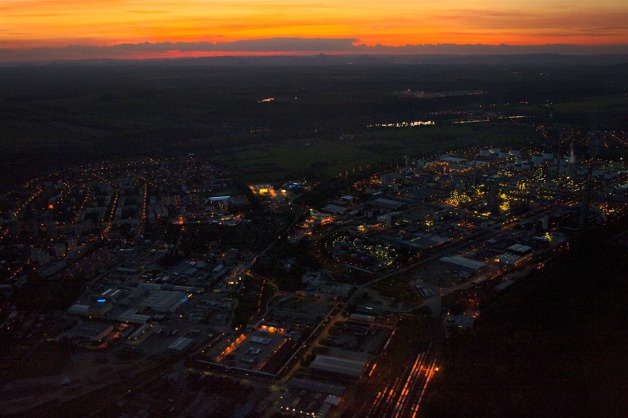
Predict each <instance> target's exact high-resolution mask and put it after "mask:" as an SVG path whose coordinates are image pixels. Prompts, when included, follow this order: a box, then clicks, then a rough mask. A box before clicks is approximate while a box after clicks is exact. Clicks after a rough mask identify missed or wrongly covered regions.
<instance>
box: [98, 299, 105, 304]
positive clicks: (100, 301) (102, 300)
mask: <svg viewBox="0 0 628 418" xmlns="http://www.w3.org/2000/svg"><path fill="white" fill-rule="evenodd" d="M96 302H98V303H105V302H107V299H98V300H97V301H96Z"/></svg>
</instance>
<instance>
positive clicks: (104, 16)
mask: <svg viewBox="0 0 628 418" xmlns="http://www.w3.org/2000/svg"><path fill="white" fill-rule="evenodd" d="M627 20H628V6H627V5H626V3H625V1H624V0H599V1H597V2H591V1H590V0H571V1H568V2H567V1H566V0H527V1H526V2H504V1H497V0H480V1H477V0H476V1H473V2H471V1H468V0H451V1H448V2H442V1H436V0H425V1H421V2H417V1H416V0H397V1H396V2H394V3H390V4H384V3H382V2H381V1H375V0H362V1H356V0H347V1H344V2H338V1H337V0H333V1H332V0H316V1H314V0H273V1H267V0H258V1H252V0H242V1H238V2H230V1H226V0H218V1H216V0H210V1H208V0H181V1H177V2H173V1H171V0H153V1H147V0H124V1H122V0H90V1H84V0H64V1H61V0H47V1H46V0H4V1H3V2H2V4H1V5H0V48H2V49H27V48H40V47H53V48H60V47H65V46H68V45H82V46H85V47H86V48H89V47H90V46H99V47H110V46H113V45H119V44H143V43H145V42H147V43H151V44H155V43H162V42H193V43H194V42H211V43H218V44H220V43H224V42H234V41H242V40H262V39H269V38H308V39H314V38H316V39H318V38H320V39H331V40H334V39H337V40H345V41H347V47H346V48H344V49H343V48H341V47H340V46H339V47H338V48H336V49H332V50H329V49H322V50H321V51H316V50H312V49H308V51H307V52H308V53H309V54H312V53H317V52H334V51H336V52H338V53H342V52H345V53H359V52H375V51H373V50H372V49H373V48H371V49H369V48H368V47H373V46H376V45H385V46H392V47H403V46H405V45H423V44H486V45H500V44H510V45H545V44H574V45H626V44H628V26H627V25H626V21H627ZM352 40H353V46H352V45H351V41H352ZM356 46H358V47H360V48H361V49H358V50H356V49H355V47H356ZM136 49H137V51H132V52H128V53H126V54H125V55H124V57H123V58H134V57H176V56H216V55H233V52H238V54H241V55H247V54H249V55H264V53H265V52H273V54H275V55H280V54H282V53H284V52H288V51H287V50H286V51H275V50H273V51H269V50H262V49H256V50H254V51H253V50H245V51H237V50H235V51H230V54H226V53H225V51H222V50H221V51H213V50H212V51H191V50H189V51H179V52H177V51H156V50H149V48H146V49H144V50H142V48H141V47H140V46H138V47H137V48H136ZM365 49H366V51H364V50H365ZM84 52H85V51H80V50H76V51H70V52H68V54H76V55H77V56H81V53H84ZM103 52H106V51H103ZM290 52H291V53H292V54H295V53H296V54H298V53H299V50H298V49H297V51H296V52H295V51H294V50H292V51H290ZM400 53H403V51H400ZM0 59H2V57H1V56H0Z"/></svg>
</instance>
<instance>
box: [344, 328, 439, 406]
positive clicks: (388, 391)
mask: <svg viewBox="0 0 628 418" xmlns="http://www.w3.org/2000/svg"><path fill="white" fill-rule="evenodd" d="M441 337H442V335H441V329H440V324H439V323H435V324H434V325H433V326H432V327H431V329H430V330H429V331H428V332H427V333H426V335H425V336H424V337H423V338H421V341H420V342H419V343H418V344H417V347H416V350H413V351H412V353H410V354H408V355H407V357H406V359H405V361H404V362H403V364H405V366H403V368H401V369H400V370H399V371H398V373H397V376H396V377H395V378H394V379H389V381H388V383H386V384H384V385H383V386H379V387H378V385H377V384H375V383H374V381H375V380H377V378H378V371H377V368H376V367H375V368H373V369H371V371H370V372H369V373H368V375H367V376H366V377H363V379H362V381H361V382H360V387H361V388H364V391H365V392H366V393H365V394H364V397H362V396H361V398H362V399H369V401H368V402H363V403H362V404H361V405H360V406H358V407H357V408H356V409H355V412H356V413H355V416H360V417H377V418H379V417H397V418H402V417H416V416H418V412H419V408H420V406H421V402H422V401H423V397H424V395H425V391H426V389H427V386H428V384H429V382H430V380H431V379H432V378H433V377H434V374H435V373H436V372H437V371H438V360H439V357H440V352H441V351H440V340H441ZM384 355H385V354H384Z"/></svg>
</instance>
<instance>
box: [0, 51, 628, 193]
mask: <svg viewBox="0 0 628 418" xmlns="http://www.w3.org/2000/svg"><path fill="white" fill-rule="evenodd" d="M626 73H627V70H626V68H625V67H624V66H608V67H583V68H574V67H564V68H563V67H550V68H543V67H539V66H537V67H533V66H531V67H525V66H521V67H520V68H512V67H508V66H501V65H498V64H494V65H472V64H469V65H393V64H360V65H343V64H335V65H319V66H317V65H309V66H286V65H283V66H251V65H244V64H243V65H233V66H229V67H225V66H215V65H211V64H210V63H208V62H205V61H194V60H191V61H190V60H188V61H182V62H160V61H154V62H153V61H147V62H139V63H120V62H111V63H106V62H101V63H98V62H91V63H90V62H84V63H68V64H50V65H42V66H18V67H4V68H0V168H2V172H3V174H5V177H4V178H3V181H2V182H1V183H0V189H7V188H9V187H11V186H13V185H15V184H17V183H19V182H21V181H24V180H26V179H28V178H30V177H33V176H36V175H39V174H41V173H45V172H48V171H50V170H55V169H58V168H62V167H65V166H68V165H74V164H80V163H85V162H92V161H102V160H111V159H120V158H139V157H143V156H152V157H164V156H177V155H186V154H188V153H190V152H194V153H197V154H198V155H200V156H201V157H203V158H209V159H214V160H217V161H221V162H224V163H226V164H227V165H229V166H231V167H233V168H235V169H238V170H241V171H242V173H243V174H244V175H247V176H251V177H252V178H253V179H258V180H264V179H269V180H273V179H280V178H289V177H295V176H300V175H307V174H313V175H316V176H323V177H325V176H333V175H337V174H338V173H340V172H342V171H347V170H351V169H353V168H358V167H360V166H364V165H368V164H374V163H382V162H385V163H388V162H391V161H395V160H398V159H399V158H401V157H403V156H414V155H425V154H431V153H439V152H443V151H444V150H446V149H451V148H452V147H453V148H457V147H466V146H469V145H511V144H512V145H517V146H518V145H519V144H522V143H528V141H529V140H530V138H531V137H530V135H532V134H533V132H534V129H533V128H534V126H535V125H536V124H538V123H544V122H545V118H547V114H548V113H547V108H546V107H544V105H545V104H546V103H555V105H554V106H555V111H554V112H555V114H556V116H555V121H554V122H555V123H566V124H567V125H568V126H580V127H582V128H584V129H590V128H591V127H592V126H596V127H597V129H616V128H618V127H619V128H624V129H625V128H626V123H627V122H626V120H628V118H626V117H625V116H626V112H627V111H626V99H625V97H624V98H621V97H619V98H618V97H617V95H618V93H620V92H625V91H626V89H628V81H626V80H628V77H626V75H627V74H626ZM408 89H410V90H411V91H425V92H428V93H433V92H443V91H445V92H447V91H463V92H464V91H468V90H481V91H483V92H484V93H483V94H479V95H465V94H461V95H452V96H448V97H435V98H430V99H420V98H413V97H404V96H400V95H399V94H398V93H397V94H396V93H395V92H400V91H406V90H408ZM265 99H267V100H265ZM519 103H528V105H526V106H523V105H517V104H519ZM520 112H525V114H528V115H529V116H530V119H529V120H528V121H526V123H525V124H515V123H511V122H509V121H505V120H502V121H497V122H496V121H493V122H491V123H488V124H487V123H472V124H465V125H454V124H453V121H455V120H457V119H461V118H463V119H464V118H468V117H482V115H489V114H493V115H495V114H501V115H505V116H508V115H516V114H519V113H520ZM588 114H591V115H592V116H591V117H587V115H588ZM433 119H436V120H438V125H437V126H422V127H415V128H402V129H396V128H371V127H369V126H373V125H377V124H383V123H384V124H385V123H400V122H408V121H415V120H433Z"/></svg>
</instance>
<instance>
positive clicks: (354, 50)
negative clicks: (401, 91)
mask: <svg viewBox="0 0 628 418" xmlns="http://www.w3.org/2000/svg"><path fill="white" fill-rule="evenodd" d="M321 52H324V53H331V54H374V55H375V54H380V55H381V54H386V55H410V54H416V55H421V54H456V55H482V54H483V55H489V54H534V53H558V54H567V55H569V54H571V55H585V54H628V45H595V46H586V45H584V46H583V45H571V44H547V45H507V44H502V45H486V44H453V43H452V44H420V45H403V46H387V45H381V44H376V45H366V44H361V43H360V40H358V39H352V38H268V39H251V40H239V41H229V42H156V43H150V42H144V43H124V44H117V45H113V46H96V45H70V46H65V47H56V48H55V47H38V48H29V49H17V48H16V49H7V48H4V49H0V62H4V63H7V62H19V61H55V60H80V59H141V58H176V57H185V56H203V55H238V54H243V55H255V54H260V55H272V54H278V55H279V54H281V55H288V54H290V53H293V54H299V55H304V54H316V53H321Z"/></svg>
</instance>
